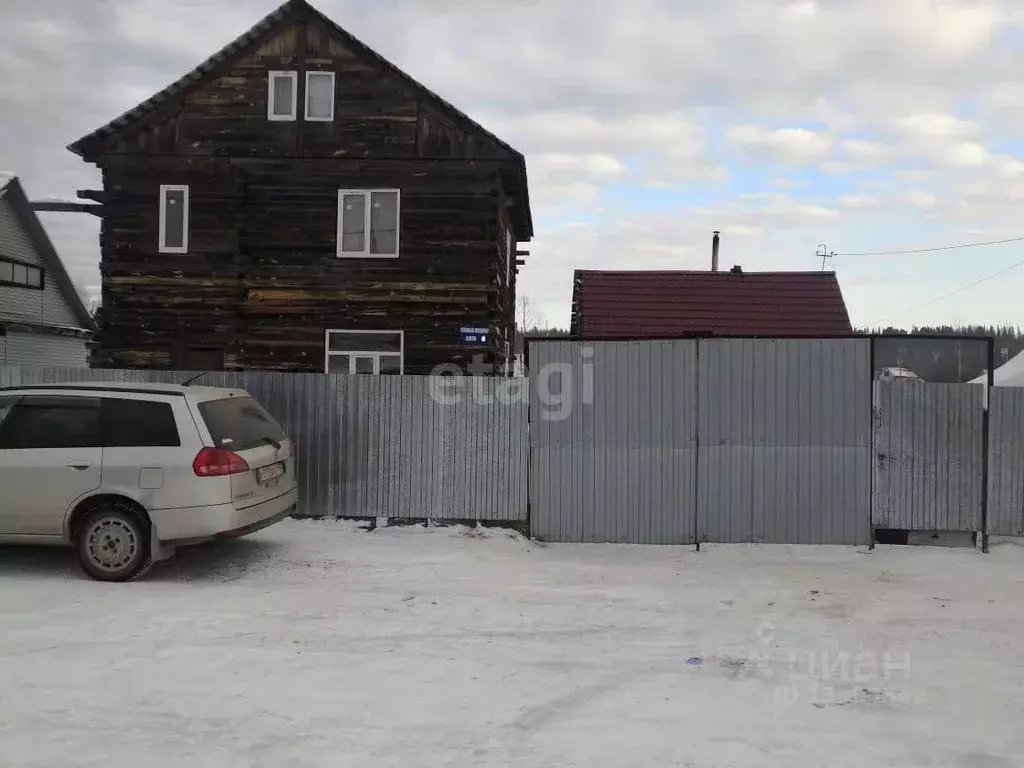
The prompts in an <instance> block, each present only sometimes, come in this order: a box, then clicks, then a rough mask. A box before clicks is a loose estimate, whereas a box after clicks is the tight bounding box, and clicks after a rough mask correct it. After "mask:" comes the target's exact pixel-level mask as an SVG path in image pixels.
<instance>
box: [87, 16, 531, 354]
mask: <svg viewBox="0 0 1024 768" xmlns="http://www.w3.org/2000/svg"><path fill="white" fill-rule="evenodd" d="M306 68H309V69H322V70H330V69H333V70H334V71H335V72H337V76H336V85H337V87H336V99H337V101H336V107H335V120H334V121H333V122H331V123H321V122H308V123H307V122H305V121H303V120H302V119H301V109H302V106H301V105H302V102H303V98H304V93H303V86H304V79H305V78H304V75H303V72H304V70H305V69H306ZM277 69H283V70H295V71H298V72H299V78H298V79H299V87H300V91H299V105H300V106H299V109H300V115H299V119H298V120H297V121H294V122H275V121H268V119H267V73H268V72H269V71H271V70H277ZM90 159H93V160H94V161H95V162H97V164H99V165H100V167H101V168H102V170H103V177H104V195H103V203H104V218H103V223H102V229H101V249H102V254H103V258H102V266H101V269H102V274H103V313H102V318H101V323H102V326H101V333H100V336H99V341H100V349H99V350H98V355H97V364H98V365H111V366H125V367H175V366H182V365H185V364H187V363H188V362H189V361H190V360H197V359H202V360H203V361H204V363H206V364H207V365H209V364H210V363H209V361H210V360H211V359H215V360H221V361H222V364H223V366H224V367H226V368H240V369H272V370H292V371H322V370H323V369H324V330H325V329H352V330H360V329H364V330H368V329H387V330H392V329H393V330H398V329H402V330H404V331H405V350H406V353H405V371H406V372H407V373H429V372H430V371H431V369H432V368H433V367H434V366H437V365H439V364H441V363H449V362H455V363H457V364H465V363H467V362H469V360H470V359H471V356H472V355H474V354H478V353H479V354H483V355H484V357H485V361H486V362H488V363H491V364H494V365H496V366H502V365H503V364H504V362H505V360H504V341H505V339H506V338H509V339H511V338H512V336H513V334H514V318H515V293H514V291H515V275H514V260H515V255H514V250H515V244H514V238H513V253H512V254H506V253H505V237H504V229H505V227H506V226H508V225H509V224H510V219H509V217H508V215H507V211H506V210H505V208H504V206H503V202H504V192H503V189H502V183H501V179H502V175H503V174H507V173H509V172H510V169H511V168H514V165H510V163H512V162H513V161H512V160H511V159H510V158H509V155H508V153H507V151H506V150H504V149H503V148H501V147H500V146H499V145H496V144H494V143H493V142H491V141H490V140H489V139H488V138H487V137H486V136H485V135H480V136H478V135H475V134H474V133H473V132H472V131H471V130H469V129H467V128H464V127H462V126H461V125H458V124H456V121H455V120H454V119H452V118H446V116H445V115H443V114H442V113H441V111H440V110H439V109H438V108H437V107H436V105H435V104H432V103H427V101H426V100H424V99H423V98H421V97H419V94H418V93H417V92H415V91H414V90H412V89H410V87H409V86H408V85H407V84H406V83H402V82H399V80H398V79H397V77H396V76H395V75H393V74H389V73H387V72H386V71H385V70H384V69H383V68H382V67H381V66H380V65H379V64H378V63H377V62H376V61H373V60H369V61H368V60H365V59H362V58H360V57H358V56H356V55H355V54H353V53H352V52H350V51H348V50H347V49H346V48H345V47H344V46H343V45H342V44H341V43H340V42H338V41H336V40H334V39H333V38H332V37H329V36H328V35H327V34H326V33H325V32H324V31H323V30H321V29H319V28H318V27H316V26H313V25H308V26H307V25H302V24H299V25H291V26H289V27H288V28H286V29H284V30H282V31H279V32H278V33H277V34H275V35H274V36H273V37H272V38H270V39H268V40H265V41H263V42H262V43H261V44H260V46H259V47H258V50H255V51H254V52H253V53H252V54H250V55H248V56H245V57H243V58H241V59H239V60H237V61H235V62H232V63H231V64H229V65H228V66H227V67H226V68H225V69H224V71H222V72H219V73H217V75H216V77H214V79H213V80H212V81H211V82H209V83H208V84H205V85H203V86H202V87H199V88H197V89H195V90H194V91H192V92H191V93H189V94H187V96H186V98H185V99H184V102H183V103H182V102H180V101H179V102H178V103H177V104H174V105H168V106H166V107H163V108H158V110H157V112H156V113H154V115H153V116H152V118H151V119H150V120H149V121H147V122H146V123H145V124H144V125H142V126H141V127H139V128H138V129H135V130H133V131H131V132H127V133H125V134H123V135H122V136H121V137H119V140H118V141H117V142H116V143H115V144H114V145H113V146H111V147H110V148H109V150H108V151H106V152H103V153H98V154H97V156H96V157H95V158H90ZM161 184H187V185H189V191H190V230H189V241H190V242H189V253H188V254H182V255H176V254H162V253H159V252H158V248H157V232H158V221H159V187H160V185H161ZM390 187H397V188H400V189H401V221H400V251H401V253H400V256H399V258H397V259H395V258H391V259H386V258H385V259H352V258H341V259H339V258H338V257H337V256H336V237H337V234H336V227H337V191H338V189H374V188H390ZM507 258H511V259H512V260H513V272H512V277H511V279H510V280H509V281H508V282H506V280H505V259H507ZM464 325H486V326H488V327H491V328H494V329H496V330H497V331H498V335H497V336H494V337H492V340H491V344H490V345H489V347H488V348H487V349H474V348H465V347H460V346H459V345H458V343H457V342H458V331H459V328H460V327H461V326H464ZM200 351H202V352H200ZM211 351H212V352H213V353H214V354H213V356H212V357H211V354H210V353H211Z"/></svg>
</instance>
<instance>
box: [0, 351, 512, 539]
mask: <svg viewBox="0 0 1024 768" xmlns="http://www.w3.org/2000/svg"><path fill="white" fill-rule="evenodd" d="M195 375H196V373H194V372H189V371H126V370H104V369H88V368H20V369H19V368H15V367H6V368H5V367H0V386H24V385H28V384H49V383H55V382H78V381H117V382H158V383H180V382H183V381H185V380H186V379H188V378H189V377H191V376H195ZM441 382H443V389H438V388H439V387H440V386H442V384H441ZM513 383H514V380H510V379H498V378H483V377H473V378H466V377H445V378H444V379H442V378H441V377H430V376H336V375H330V374H314V373H299V374H292V373H273V372H242V373H233V372H210V373H206V374H204V375H203V376H202V378H201V379H199V380H198V381H197V382H196V385H197V386H198V385H206V386H216V387H239V388H242V389H246V390H248V391H249V392H250V393H251V394H252V395H253V396H254V397H256V398H257V399H258V400H259V401H260V402H261V403H262V404H263V405H264V406H265V407H266V408H267V410H268V411H270V413H271V414H273V416H274V418H276V419H277V420H278V421H279V422H280V423H281V425H282V426H283V427H284V429H285V431H287V432H288V434H289V435H291V436H292V438H293V439H294V440H295V442H296V451H297V458H298V462H299V465H298V466H299V493H300V496H299V498H300V509H299V514H300V515H307V516H320V515H333V516H339V517H392V518H414V519H421V518H425V519H447V520H495V521H508V522H519V521H524V520H525V519H526V471H527V453H528V445H527V434H528V433H527V423H526V418H527V413H526V412H527V403H526V400H525V397H519V396H518V395H517V393H516V392H515V391H514V386H513Z"/></svg>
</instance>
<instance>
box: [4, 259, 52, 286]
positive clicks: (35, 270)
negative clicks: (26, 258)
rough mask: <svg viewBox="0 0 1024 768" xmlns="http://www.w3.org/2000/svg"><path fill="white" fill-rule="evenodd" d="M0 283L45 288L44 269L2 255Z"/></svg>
mask: <svg viewBox="0 0 1024 768" xmlns="http://www.w3.org/2000/svg"><path fill="white" fill-rule="evenodd" d="M0 285H17V286H19V287H21V288H35V289H36V290H40V291H41V290H42V289H43V270H42V269H40V268H39V267H33V266H32V265H31V264H22V263H21V262H20V261H13V260H11V259H5V258H3V257H0Z"/></svg>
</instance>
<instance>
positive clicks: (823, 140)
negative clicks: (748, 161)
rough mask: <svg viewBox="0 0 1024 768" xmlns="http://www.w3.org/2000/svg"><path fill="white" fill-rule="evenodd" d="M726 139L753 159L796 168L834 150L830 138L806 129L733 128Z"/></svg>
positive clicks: (746, 126) (817, 159)
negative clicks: (764, 159) (791, 165)
mask: <svg viewBox="0 0 1024 768" xmlns="http://www.w3.org/2000/svg"><path fill="white" fill-rule="evenodd" d="M726 138H727V139H728V140H729V141H731V142H732V143H733V144H735V145H736V146H738V147H739V148H740V149H741V150H742V151H744V152H746V153H747V154H748V155H749V156H751V157H754V158H766V159H769V160H774V161H779V162H783V163H791V164H795V165H799V164H806V163H812V162H816V161H819V160H821V159H823V158H824V157H825V156H826V155H827V154H828V151H829V149H831V147H832V139H831V137H829V136H824V135H822V134H820V133H817V132H815V131H812V130H809V129H807V128H775V129H766V128H762V127H759V126H754V125H740V126H735V127H733V128H730V129H729V130H728V131H727V132H726Z"/></svg>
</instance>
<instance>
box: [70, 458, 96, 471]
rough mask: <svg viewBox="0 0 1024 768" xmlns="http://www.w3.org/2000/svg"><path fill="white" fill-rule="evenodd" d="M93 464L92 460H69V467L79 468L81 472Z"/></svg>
mask: <svg viewBox="0 0 1024 768" xmlns="http://www.w3.org/2000/svg"><path fill="white" fill-rule="evenodd" d="M91 466H92V462H91V461H69V462H68V469H77V470H78V471H80V472H81V471H82V470H85V469H88V468H89V467H91Z"/></svg>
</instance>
